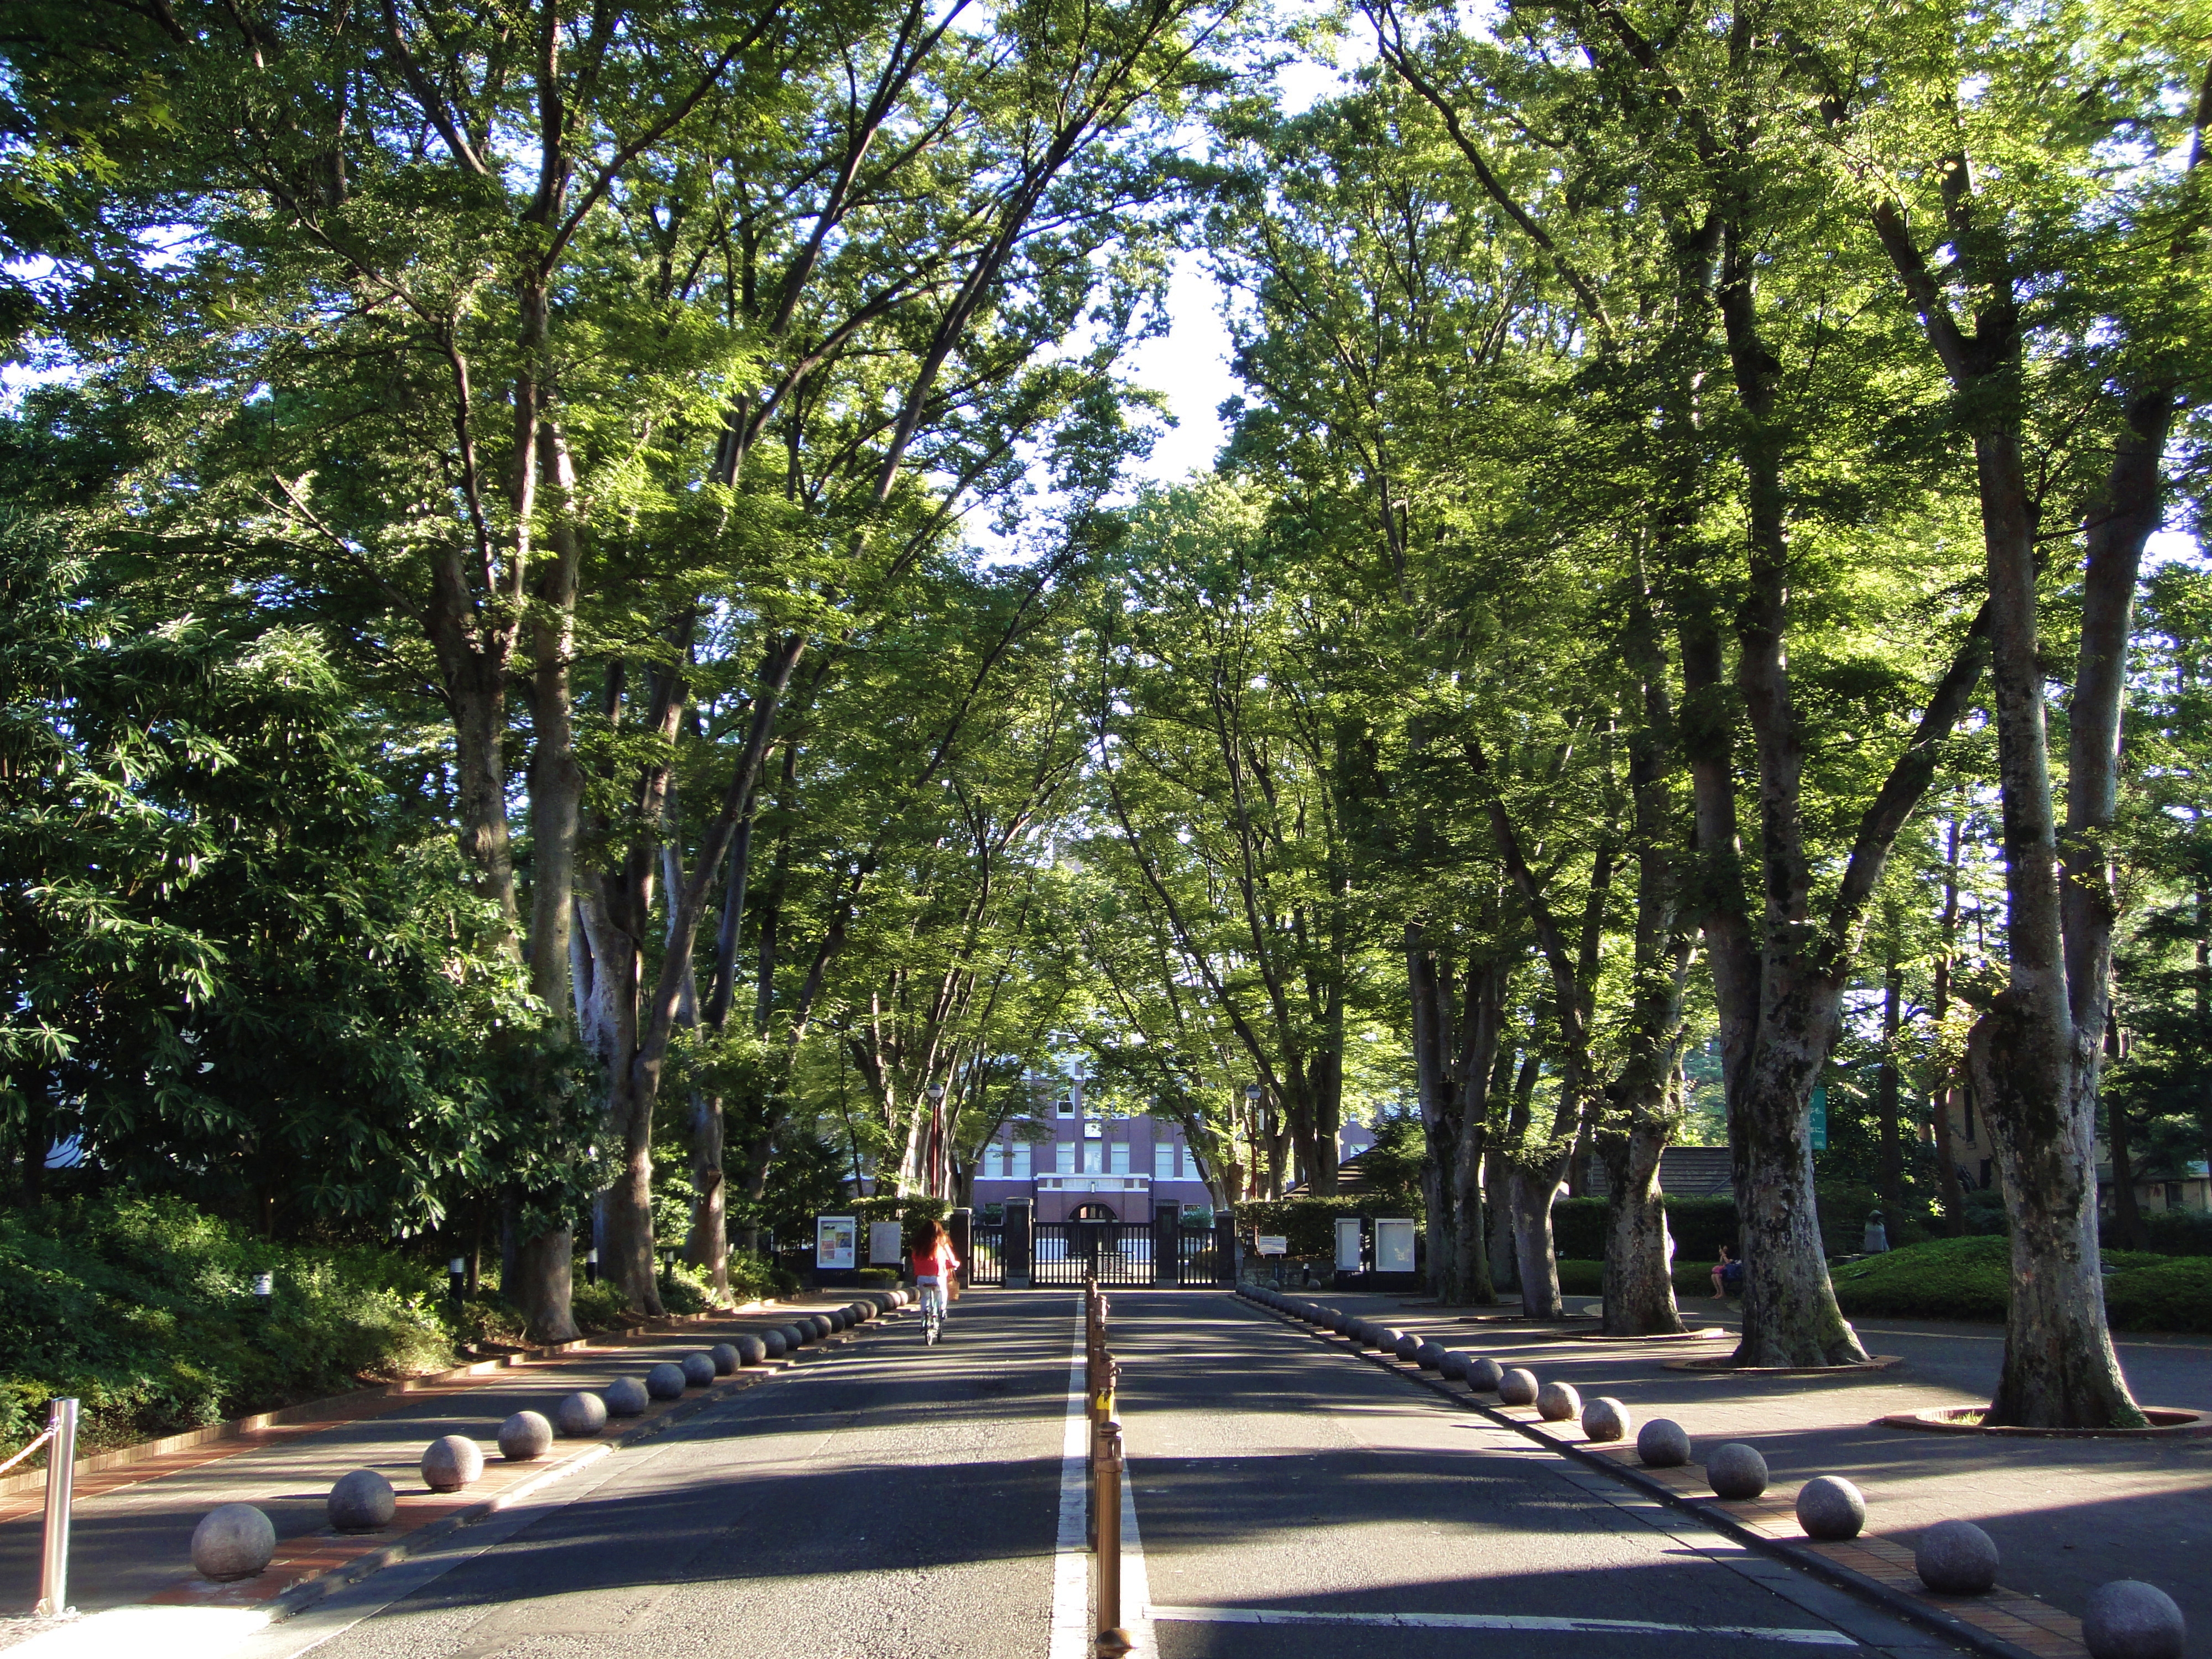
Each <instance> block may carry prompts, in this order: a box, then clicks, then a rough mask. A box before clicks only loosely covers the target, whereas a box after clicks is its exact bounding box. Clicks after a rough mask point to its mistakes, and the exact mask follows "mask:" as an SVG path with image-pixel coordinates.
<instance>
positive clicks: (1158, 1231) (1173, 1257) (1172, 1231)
mask: <svg viewBox="0 0 2212 1659" xmlns="http://www.w3.org/2000/svg"><path fill="white" fill-rule="evenodd" d="M1152 1283H1153V1284H1155V1285H1180V1284H1182V1205H1180V1204H1174V1203H1170V1204H1162V1205H1158V1206H1156V1207H1155V1208H1154V1209H1153V1211H1152Z"/></svg>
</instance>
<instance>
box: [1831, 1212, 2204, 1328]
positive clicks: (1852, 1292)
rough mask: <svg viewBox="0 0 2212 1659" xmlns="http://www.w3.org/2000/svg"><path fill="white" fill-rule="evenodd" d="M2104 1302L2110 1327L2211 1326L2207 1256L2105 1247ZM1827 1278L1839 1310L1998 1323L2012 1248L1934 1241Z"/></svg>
mask: <svg viewBox="0 0 2212 1659" xmlns="http://www.w3.org/2000/svg"><path fill="white" fill-rule="evenodd" d="M2104 1261H2105V1266H2106V1267H2108V1268H2110V1269H2112V1272H2111V1273H2109V1274H2108V1275H2107V1276H2106V1279H2105V1305H2106V1310H2108V1316H2109V1317H2110V1319H2111V1321H2112V1324H2114V1325H2115V1326H2119V1327H2124V1328H2133V1329H2136V1330H2161V1331H2205V1330H2212V1261H2203V1260H2202V1259H2201V1258H2195V1257H2187V1256H2185V1257H2179V1258H2175V1257H2171V1256H2160V1255H2151V1254H2149V1253H2148V1252H2144V1251H2136V1250H2112V1251H2107V1252H2106V1253H2105V1257H2104ZM1831 1277H1832V1279H1834V1281H1835V1286H1836V1300H1837V1302H1838V1304H1841V1305H1842V1308H1843V1310H1844V1312H1845V1313H1846V1314H1852V1315H1861V1314H1875V1315H1884V1314H1886V1315H1888V1316H1891V1317H1893V1318H1903V1319H1966V1320H1981V1321H1986V1322H1992V1323H2001V1322H2002V1321H2003V1319H2004V1316H2005V1308H2006V1306H2007V1304H2008V1302H2009V1300H2010V1296H2011V1285H2012V1245H2011V1243H2010V1241H2009V1240H2008V1239H2006V1238H2005V1237H2002V1235H1999V1234H1978V1235H1974V1236H1972V1237H1966V1238H1939V1239H1934V1240H1931V1241H1929V1243H1925V1244H1915V1245H1912V1246H1911V1247H1910V1248H1908V1249H1902V1250H1892V1251H1890V1252H1889V1253H1888V1254H1887V1255H1875V1256H1869V1257H1868V1258H1866V1260H1864V1261H1852V1262H1847V1263H1845V1264H1844V1266H1843V1267H1838V1268H1837V1269H1836V1270H1835V1271H1834V1273H1832V1275H1831Z"/></svg>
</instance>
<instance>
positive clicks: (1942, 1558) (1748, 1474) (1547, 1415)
mask: <svg viewBox="0 0 2212 1659" xmlns="http://www.w3.org/2000/svg"><path fill="white" fill-rule="evenodd" d="M1238 1294H1239V1295H1241V1296H1244V1297H1248V1298H1249V1299H1250V1300H1252V1301H1255V1302H1258V1303H1260V1304H1262V1305H1263V1306H1266V1307H1269V1308H1273V1309H1274V1310H1277V1311H1278V1312H1280V1313H1285V1314H1288V1315H1290V1316H1291V1317H1292V1318H1294V1319H1302V1320H1304V1321H1305V1322H1308V1323H1309V1324H1314V1325H1319V1326H1321V1327H1322V1328H1324V1329H1327V1330H1332V1331H1334V1332H1336V1333H1337V1334H1339V1335H1340V1336H1344V1337H1346V1338H1349V1339H1350V1340H1352V1343H1353V1344H1354V1345H1355V1346H1361V1347H1369V1348H1378V1349H1380V1350H1382V1351H1383V1352H1385V1353H1388V1354H1391V1355H1393V1356H1395V1358H1399V1359H1402V1360H1406V1361H1407V1362H1409V1363H1411V1364H1417V1365H1419V1366H1420V1367H1421V1368H1422V1369H1423V1370H1432V1371H1435V1372H1436V1373H1437V1375H1438V1376H1443V1377H1446V1378H1449V1379H1451V1380H1453V1381H1455V1382H1462V1383H1466V1384H1467V1385H1468V1388H1469V1389H1472V1390H1473V1391H1474V1393H1476V1394H1495V1395H1497V1396H1498V1403H1499V1404H1500V1405H1504V1406H1534V1407H1535V1408H1536V1415H1537V1416H1538V1417H1539V1418H1541V1419H1543V1420H1544V1421H1545V1422H1547V1423H1572V1422H1579V1423H1580V1424H1581V1425H1582V1431H1583V1435H1584V1436H1585V1437H1588V1438H1589V1439H1590V1440H1593V1441H1596V1442H1599V1443H1607V1442H1618V1441H1623V1440H1626V1439H1627V1438H1628V1437H1629V1435H1630V1433H1631V1432H1632V1431H1633V1432H1634V1433H1635V1436H1636V1455H1637V1459H1638V1462H1642V1463H1643V1464H1644V1466H1645V1467H1647V1468H1660V1469H1671V1468H1681V1467H1683V1466H1684V1465H1686V1464H1687V1463H1689V1462H1691V1461H1692V1448H1691V1443H1690V1437H1689V1434H1688V1432H1687V1431H1685V1430H1684V1429H1683V1427H1682V1425H1680V1424H1679V1423H1676V1422H1674V1421H1672V1420H1671V1419H1667V1418H1663V1417H1660V1418H1654V1419H1652V1420H1651V1421H1650V1422H1649V1423H1646V1424H1644V1425H1643V1427H1642V1428H1641V1429H1638V1428H1637V1427H1636V1424H1635V1420H1634V1419H1633V1418H1632V1416H1631V1415H1630V1413H1629V1410H1628V1407H1626V1406H1625V1405H1623V1404H1622V1403H1621V1402H1620V1401H1618V1400H1616V1399H1614V1398H1613V1397H1612V1396H1611V1395H1597V1396H1595V1397H1593V1398H1592V1399H1589V1400H1588V1401H1585V1400H1584V1399H1583V1397H1582V1395H1581V1393H1580V1391H1579V1390H1577V1389H1576V1388H1575V1386H1574V1385H1573V1384H1572V1383H1561V1382H1557V1381H1554V1382H1550V1383H1542V1382H1539V1381H1538V1379H1537V1376H1536V1374H1535V1373H1534V1371H1531V1370H1523V1369H1521V1368H1520V1367H1517V1366H1513V1367H1509V1366H1502V1365H1500V1364H1498V1362H1497V1361H1496V1360H1494V1359H1492V1358H1489V1357H1488V1356H1487V1355H1477V1354H1473V1353H1469V1352H1467V1351H1466V1350H1464V1349H1460V1348H1446V1347H1444V1346H1443V1345H1442V1344H1440V1343H1437V1342H1432V1341H1424V1340H1421V1339H1420V1338H1419V1337H1417V1336H1413V1335H1412V1334H1408V1333H1407V1332H1404V1331H1401V1330H1399V1329H1397V1328H1395V1327H1393V1326H1389V1325H1384V1324H1382V1323H1379V1322H1376V1321H1374V1320H1367V1319H1359V1318H1355V1317H1354V1316H1352V1315H1350V1314H1346V1313H1342V1312H1340V1311H1339V1310H1336V1309H1334V1308H1328V1307H1323V1306H1322V1304H1319V1303H1317V1302H1303V1301H1300V1300H1298V1299H1297V1297H1288V1296H1285V1295H1284V1294H1283V1293H1282V1292H1281V1291H1273V1290H1269V1289H1267V1288H1266V1287H1265V1286H1247V1287H1243V1288H1240V1290H1239V1291H1238ZM1768 1478H1769V1477H1768V1472H1767V1468H1766V1459H1765V1455H1763V1454H1762V1453H1761V1452H1760V1451H1759V1448H1758V1447H1756V1446H1749V1445H1746V1444H1744V1443H1742V1442H1741V1441H1731V1442H1729V1443H1725V1444H1723V1445H1719V1446H1715V1447H1712V1448H1711V1449H1709V1450H1708V1451H1707V1452H1706V1454H1705V1480H1706V1483H1707V1484H1708V1485H1709V1486H1711V1487H1712V1489H1713V1495H1714V1496H1715V1497H1716V1498H1721V1499H1723V1500H1724V1501H1726V1502H1729V1503H1745V1502H1747V1501H1749V1500H1750V1499H1752V1498H1759V1497H1763V1496H1764V1495H1765V1492H1766V1487H1767V1482H1768ZM1796 1513H1797V1524H1798V1525H1799V1526H1800V1527H1801V1528H1803V1529H1804V1533H1805V1535H1806V1536H1807V1537H1808V1538H1811V1539H1814V1540H1818V1541H1822V1542H1828V1543H1836V1542H1842V1541H1845V1540H1849V1539H1852V1538H1856V1537H1857V1536H1858V1535H1859V1534H1860V1533H1861V1532H1862V1531H1863V1530H1864V1528H1865V1527H1866V1522H1867V1504H1866V1497H1865V1495H1864V1494H1863V1492H1860V1491H1859V1489H1858V1488H1857V1486H1854V1485H1852V1484H1851V1482H1850V1481H1848V1480H1844V1478H1843V1477H1842V1476H1840V1475H1834V1474H1823V1475H1817V1476H1815V1477H1814V1479H1812V1480H1808V1481H1807V1482H1806V1483H1805V1484H1804V1485H1803V1486H1801V1487H1800V1488H1798V1492H1797V1503H1796ZM1912 1565H1913V1569H1914V1571H1917V1573H1918V1574H1919V1576H1920V1582H1921V1583H1923V1584H1925V1585H1927V1586H1928V1588H1929V1589H1932V1590H1936V1591H1938V1592H1940V1593H1941V1594H1943V1595H1983V1594H1985V1593H1986V1592H1987V1591H1988V1590H1990V1589H1991V1588H1992V1587H1993V1586H1994V1585H1995V1584H1996V1581H1997V1547H1996V1541H1995V1540H1994V1539H1992V1538H1991V1537H1990V1535H1989V1534H1987V1533H1986V1532H1984V1531H1983V1530H1982V1529H1981V1528H1979V1527H1978V1526H1976V1525H1975V1524H1974V1523H1973V1522H1971V1521H1942V1522H1937V1523H1936V1525H1935V1526H1932V1527H1929V1528H1927V1529H1926V1530H1925V1531H1923V1533H1922V1534H1920V1539H1919V1541H1918V1543H1917V1545H1916V1546H1915V1547H1914V1549H1913V1554H1912ZM2081 1636H2082V1640H2083V1642H2084V1644H2086V1645H2087V1648H2088V1650H2089V1652H2090V1655H2091V1659H2181V1656H2182V1653H2183V1650H2184V1649H2185V1647H2186V1645H2187V1643H2188V1629H2187V1625H2186V1621H2185V1620H2184V1619H2183V1617H2182V1613H2181V1609H2180V1607H2178V1606H2177V1605H2176V1604H2175V1602H2174V1600H2173V1598H2172V1596H2170V1595H2167V1594H2166V1592H2165V1591H2164V1590H2162V1589H2159V1588H2158V1586H2157V1585H2155V1584H2147V1583H2142V1581H2140V1580H2138V1579H2133V1578H2123V1579H2118V1580H2116V1581H2115V1582H2113V1583H2109V1584H2105V1585H2102V1586H2100V1588H2099V1589H2096V1590H2095V1591H2093V1592H2092V1594H2091V1595H2090V1597H2089V1601H2088V1604H2087V1607H2085V1608H2084V1610H2083V1613H2082V1617H2081Z"/></svg>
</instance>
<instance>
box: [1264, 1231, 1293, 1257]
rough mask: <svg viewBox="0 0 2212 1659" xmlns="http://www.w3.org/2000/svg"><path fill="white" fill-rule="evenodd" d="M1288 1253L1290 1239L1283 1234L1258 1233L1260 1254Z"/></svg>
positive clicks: (1289, 1251) (1289, 1250)
mask: <svg viewBox="0 0 2212 1659" xmlns="http://www.w3.org/2000/svg"><path fill="white" fill-rule="evenodd" d="M1290 1253H1291V1241H1290V1240H1289V1238H1288V1237H1285V1236H1284V1235H1283V1234H1281V1233H1261V1235H1260V1254H1261V1255H1289V1254H1290Z"/></svg>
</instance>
